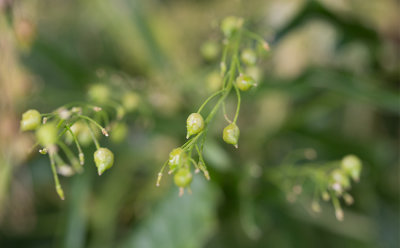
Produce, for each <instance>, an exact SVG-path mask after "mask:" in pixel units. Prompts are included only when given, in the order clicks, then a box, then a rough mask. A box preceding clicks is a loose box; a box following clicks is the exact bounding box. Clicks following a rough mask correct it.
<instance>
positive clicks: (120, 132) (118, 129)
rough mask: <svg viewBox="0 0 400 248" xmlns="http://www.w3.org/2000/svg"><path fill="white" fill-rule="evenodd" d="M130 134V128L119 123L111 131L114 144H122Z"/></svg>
mask: <svg viewBox="0 0 400 248" xmlns="http://www.w3.org/2000/svg"><path fill="white" fill-rule="evenodd" d="M127 133H128V127H127V125H126V124H125V123H120V122H118V123H117V124H115V126H113V128H112V130H111V135H110V138H111V141H112V142H114V143H120V142H122V141H123V140H124V139H125V137H126V135H127Z"/></svg>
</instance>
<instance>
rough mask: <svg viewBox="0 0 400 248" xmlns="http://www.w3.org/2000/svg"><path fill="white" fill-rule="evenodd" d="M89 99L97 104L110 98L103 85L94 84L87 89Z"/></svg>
mask: <svg viewBox="0 0 400 248" xmlns="http://www.w3.org/2000/svg"><path fill="white" fill-rule="evenodd" d="M88 96H89V99H90V100H92V101H95V102H98V103H104V102H106V101H107V100H108V98H109V97H110V90H109V89H108V87H107V86H106V85H104V84H95V85H92V86H91V87H90V88H89V91H88Z"/></svg>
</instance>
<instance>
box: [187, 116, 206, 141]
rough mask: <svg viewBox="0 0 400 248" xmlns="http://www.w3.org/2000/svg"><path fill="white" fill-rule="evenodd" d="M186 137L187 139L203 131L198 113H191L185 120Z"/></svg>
mask: <svg viewBox="0 0 400 248" xmlns="http://www.w3.org/2000/svg"><path fill="white" fill-rule="evenodd" d="M186 129H187V135H186V138H189V137H190V136H192V135H193V134H198V133H200V132H201V131H202V130H203V129H204V119H203V117H202V116H201V115H200V114H199V113H192V114H190V115H189V117H188V118H187V120H186Z"/></svg>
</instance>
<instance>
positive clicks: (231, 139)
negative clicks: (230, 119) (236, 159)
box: [222, 123, 240, 148]
mask: <svg viewBox="0 0 400 248" xmlns="http://www.w3.org/2000/svg"><path fill="white" fill-rule="evenodd" d="M239 135H240V130H239V127H238V126H237V125H236V124H235V123H231V124H229V125H228V126H226V127H225V128H224V132H223V136H222V137H223V139H224V141H225V142H226V143H228V144H231V145H234V146H235V147H236V148H237V147H238V145H237V144H238V140H239Z"/></svg>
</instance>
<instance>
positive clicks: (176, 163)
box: [168, 148, 187, 171]
mask: <svg viewBox="0 0 400 248" xmlns="http://www.w3.org/2000/svg"><path fill="white" fill-rule="evenodd" d="M186 160H187V155H186V153H185V151H184V150H183V149H182V148H175V149H174V150H172V152H171V153H170V154H169V160H168V164H169V168H170V170H171V171H173V170H175V169H176V168H178V167H180V166H182V165H183V163H184V162H185V161H186Z"/></svg>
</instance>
